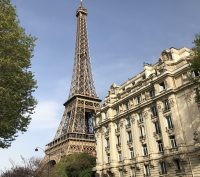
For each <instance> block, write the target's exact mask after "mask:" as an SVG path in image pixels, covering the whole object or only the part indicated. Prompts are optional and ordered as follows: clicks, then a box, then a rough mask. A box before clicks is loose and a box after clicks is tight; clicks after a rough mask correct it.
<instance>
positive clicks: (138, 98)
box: [135, 96, 141, 104]
mask: <svg viewBox="0 0 200 177" xmlns="http://www.w3.org/2000/svg"><path fill="white" fill-rule="evenodd" d="M135 99H136V102H137V104H139V103H140V102H141V96H137V97H136V98H135Z"/></svg>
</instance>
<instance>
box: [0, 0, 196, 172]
mask: <svg viewBox="0 0 200 177" xmlns="http://www.w3.org/2000/svg"><path fill="white" fill-rule="evenodd" d="M12 2H13V4H15V5H16V8H17V13H18V16H19V19H20V23H21V25H22V26H23V27H24V28H25V29H26V32H27V33H28V34H32V35H33V36H36V37H37V38H38V40H37V42H36V47H35V52H34V58H33V61H32V71H33V72H34V73H35V78H36V79H37V84H38V89H37V91H36V92H35V93H34V95H35V97H36V99H37V100H38V106H37V107H36V110H35V114H34V115H33V120H32V123H31V124H30V126H29V129H28V131H27V132H26V133H24V134H19V137H18V138H17V139H16V141H14V142H13V144H12V147H10V148H9V149H0V160H1V163H0V170H3V169H5V168H8V167H9V166H10V162H9V159H13V160H14V161H15V162H16V163H20V155H22V156H24V157H26V158H28V157H31V156H42V155H43V153H42V152H34V148H35V147H36V146H40V147H42V148H45V144H47V143H48V142H50V141H51V140H52V139H53V137H54V135H55V132H56V129H57V127H58V124H59V122H60V120H61V117H62V113H63V111H64V107H63V103H64V102H65V101H66V99H67V97H68V92H69V87H70V83H71V77H72V66H73V59H74V49H75V33H76V17H75V12H76V9H77V7H78V5H79V0H59V1H58V0H40V1H35V0H12ZM84 5H85V7H86V8H87V9H88V33H89V45H90V57H91V63H92V68H93V76H94V80H95V86H96V90H97V94H98V95H99V97H100V98H101V99H104V97H105V95H106V94H107V90H108V88H109V86H110V85H111V84H112V83H117V84H121V83H123V82H125V81H126V80H127V79H128V78H130V77H132V76H134V75H135V74H137V73H138V72H140V71H142V69H143V62H148V63H154V62H156V61H157V59H158V57H159V56H160V53H161V51H162V50H164V49H167V48H170V47H172V46H173V47H176V48H181V47H189V48H190V47H192V41H193V39H194V36H195V34H196V33H199V32H200V23H199V17H200V11H199V7H200V1H198V0H190V1H188V0H176V1H174V0H167V1H161V0H151V1H149V0H140V1H136V0H125V1H122V0H109V1H108V0H96V1H95V0H93V1H90V0H85V1H84Z"/></svg>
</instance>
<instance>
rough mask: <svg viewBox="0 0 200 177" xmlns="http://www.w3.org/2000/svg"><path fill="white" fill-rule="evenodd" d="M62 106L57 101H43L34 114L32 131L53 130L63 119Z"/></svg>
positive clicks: (31, 125)
mask: <svg viewBox="0 0 200 177" xmlns="http://www.w3.org/2000/svg"><path fill="white" fill-rule="evenodd" d="M60 114H61V110H60V105H59V104H58V103H57V102H55V101H41V102H39V103H38V105H37V106H36V109H35V113H34V114H33V116H32V117H33V118H32V121H31V124H30V129H52V128H56V127H58V124H59V120H60V119H61V115H60Z"/></svg>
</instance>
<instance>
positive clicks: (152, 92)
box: [149, 89, 155, 98]
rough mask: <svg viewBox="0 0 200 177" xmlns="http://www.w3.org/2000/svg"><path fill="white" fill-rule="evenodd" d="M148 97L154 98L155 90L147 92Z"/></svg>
mask: <svg viewBox="0 0 200 177" xmlns="http://www.w3.org/2000/svg"><path fill="white" fill-rule="evenodd" d="M149 96H150V97H151V98H152V97H154V96H155V89H152V90H150V91H149Z"/></svg>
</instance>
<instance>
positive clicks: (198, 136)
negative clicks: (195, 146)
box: [194, 131, 200, 143]
mask: <svg viewBox="0 0 200 177" xmlns="http://www.w3.org/2000/svg"><path fill="white" fill-rule="evenodd" d="M194 141H195V143H200V132H199V131H195V132H194Z"/></svg>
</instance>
